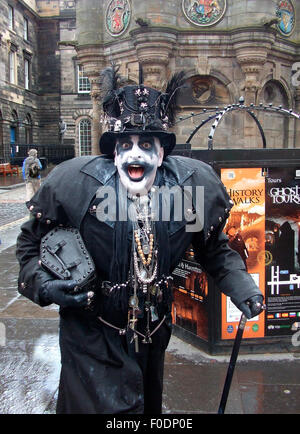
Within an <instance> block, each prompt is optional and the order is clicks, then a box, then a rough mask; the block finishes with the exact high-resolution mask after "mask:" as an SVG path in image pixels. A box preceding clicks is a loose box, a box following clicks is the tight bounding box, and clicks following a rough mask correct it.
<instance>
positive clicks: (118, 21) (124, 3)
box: [105, 0, 131, 36]
mask: <svg viewBox="0 0 300 434" xmlns="http://www.w3.org/2000/svg"><path fill="white" fill-rule="evenodd" d="M130 17H131V6H130V2H129V0H110V1H109V3H108V6H107V9H106V17H105V24H106V28H107V31H108V33H109V34H110V35H111V36H120V35H121V34H122V33H124V32H125V30H126V29H127V27H128V25H129V22H130Z"/></svg>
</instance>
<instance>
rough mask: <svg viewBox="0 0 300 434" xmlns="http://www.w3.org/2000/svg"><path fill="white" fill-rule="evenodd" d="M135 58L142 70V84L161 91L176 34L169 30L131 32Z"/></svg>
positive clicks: (166, 75)
mask: <svg viewBox="0 0 300 434" xmlns="http://www.w3.org/2000/svg"><path fill="white" fill-rule="evenodd" d="M131 36H132V38H133V40H134V45H135V48H136V53H137V58H138V61H139V63H140V65H141V66H142V68H143V82H144V84H146V85H148V86H150V87H153V88H155V89H158V90H161V89H163V88H164V86H165V84H166V82H167V79H168V74H169V71H168V65H169V61H170V57H171V55H172V51H173V47H174V45H175V44H176V34H175V33H172V32H170V30H169V29H167V30H166V29H161V31H158V30H157V29H155V30H154V29H151V28H149V29H147V30H143V29H138V30H134V31H132V32H131Z"/></svg>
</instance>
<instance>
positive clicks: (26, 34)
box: [23, 15, 29, 42]
mask: <svg viewBox="0 0 300 434" xmlns="http://www.w3.org/2000/svg"><path fill="white" fill-rule="evenodd" d="M23 39H24V41H26V42H28V41H29V20H28V18H27V17H26V16H25V15H24V16H23Z"/></svg>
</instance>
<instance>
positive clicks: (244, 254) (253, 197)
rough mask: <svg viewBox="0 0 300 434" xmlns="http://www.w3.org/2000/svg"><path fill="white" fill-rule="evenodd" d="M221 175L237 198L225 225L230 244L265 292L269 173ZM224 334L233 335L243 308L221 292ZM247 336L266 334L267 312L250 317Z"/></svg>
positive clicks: (232, 171)
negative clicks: (265, 175) (239, 307)
mask: <svg viewBox="0 0 300 434" xmlns="http://www.w3.org/2000/svg"><path fill="white" fill-rule="evenodd" d="M221 179H222V182H223V183H224V185H225V187H226V189H227V192H228V194H229V196H230V197H231V200H232V201H233V202H234V205H233V207H232V210H231V213H230V216H229V219H228V221H227V223H226V226H225V228H224V232H225V233H226V234H227V235H228V238H229V245H230V247H231V248H232V249H233V250H236V251H237V252H238V253H239V254H240V256H241V258H242V260H243V261H244V264H245V267H246V270H247V271H248V273H249V274H251V276H252V278H253V279H254V281H255V283H256V284H257V286H258V287H259V288H260V290H261V291H262V293H263V294H264V293H265V177H264V176H263V174H262V169H261V168H234V169H222V170H221ZM221 309H222V320H221V338H222V339H233V338H234V337H235V334H236V330H237V327H238V323H239V320H240V317H241V312H240V310H239V309H237V308H236V307H235V306H234V304H233V303H232V302H231V300H230V298H229V297H226V296H225V295H224V294H222V295H221ZM244 337H245V338H258V337H264V314H261V315H259V316H257V317H254V318H251V319H250V320H249V321H247V323H246V326H245V331H244Z"/></svg>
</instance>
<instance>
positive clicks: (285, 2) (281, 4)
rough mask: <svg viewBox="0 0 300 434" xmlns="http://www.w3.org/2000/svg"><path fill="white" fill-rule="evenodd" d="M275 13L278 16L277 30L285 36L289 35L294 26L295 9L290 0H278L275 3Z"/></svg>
mask: <svg viewBox="0 0 300 434" xmlns="http://www.w3.org/2000/svg"><path fill="white" fill-rule="evenodd" d="M276 15H277V17H278V18H279V20H280V21H279V23H278V24H277V28H278V30H279V31H280V32H281V33H282V34H283V35H285V36H289V35H290V34H291V33H292V31H293V30H294V26H295V10H294V6H293V4H292V2H291V1H290V0H280V1H278V3H277V7H276Z"/></svg>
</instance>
